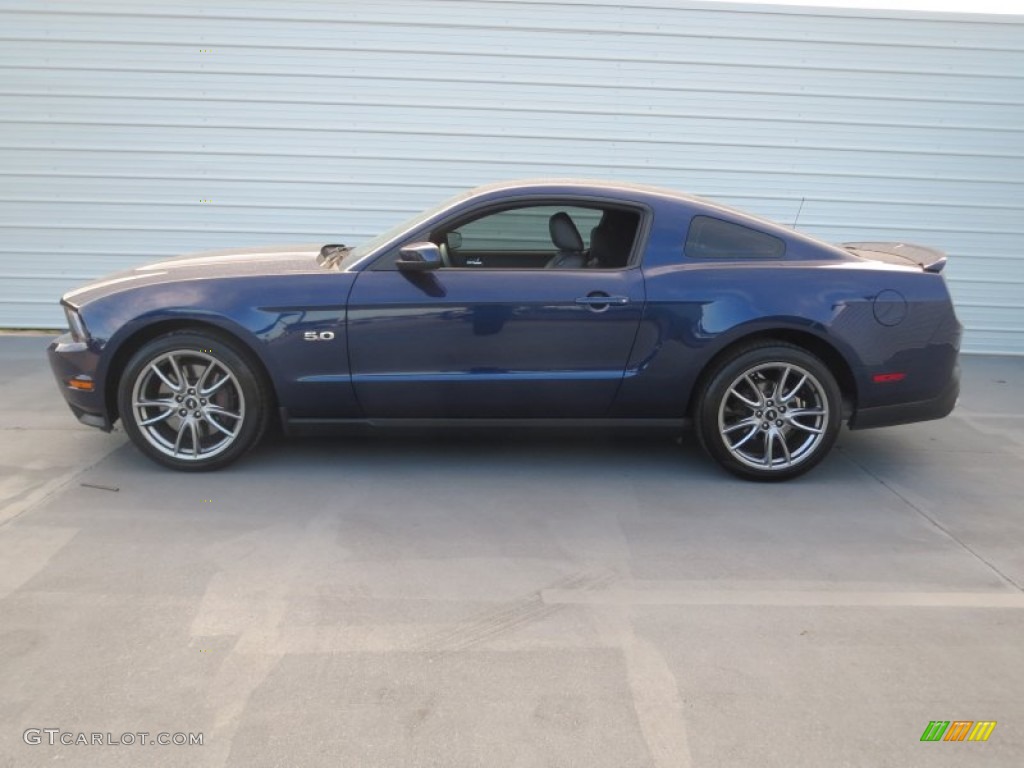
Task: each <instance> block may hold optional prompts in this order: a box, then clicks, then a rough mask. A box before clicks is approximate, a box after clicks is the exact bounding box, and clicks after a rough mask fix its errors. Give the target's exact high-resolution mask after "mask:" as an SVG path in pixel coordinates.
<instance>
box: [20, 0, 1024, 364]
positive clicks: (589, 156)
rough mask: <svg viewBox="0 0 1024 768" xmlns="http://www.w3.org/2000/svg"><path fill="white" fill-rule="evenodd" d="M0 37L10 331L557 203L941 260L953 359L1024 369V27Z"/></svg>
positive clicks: (125, 7)
mask: <svg viewBox="0 0 1024 768" xmlns="http://www.w3.org/2000/svg"><path fill="white" fill-rule="evenodd" d="M0 38H2V40H0V42H2V45H0V325H14V326H44V327H47V326H57V325H59V324H60V323H61V322H62V316H61V313H60V312H59V310H58V308H57V305H56V303H55V302H56V299H57V298H58V297H59V296H60V294H61V293H62V292H64V291H65V290H67V289H69V288H71V287H72V286H74V285H76V284H78V283H80V282H82V281H84V280H87V279H89V278H91V277H94V276H98V275H100V274H103V273H106V272H110V271H113V270H117V269H123V268H125V267H129V266H131V265H134V264H138V263H140V262H144V261H146V260H148V259H152V258H155V257H160V256H166V255H169V254H174V253H180V252H186V251H190V250H196V249H200V248H215V247H225V246H231V245H249V244H264V243H273V242H312V241H321V240H322V241H339V240H340V241H343V242H354V241H358V240H359V239H361V238H365V237H368V236H370V235H372V234H373V233H375V232H376V231H378V230H380V229H382V228H385V227H387V226H389V225H390V224H392V223H394V222H395V221H396V220H398V219H400V218H402V217H405V216H407V215H408V214H410V213H412V212H414V211H415V210H417V209H420V208H423V207H425V206H427V205H430V204H432V203H433V202H435V201H437V200H438V199H439V198H441V197H443V196H446V195H449V194H451V193H453V192H455V191H457V190H459V189H462V188H464V187H467V186H472V185H475V184H479V183H485V182H489V181H494V180H498V179H507V178H518V177H524V176H537V175H552V174H555V175H560V176H566V175H572V176H588V177H605V178H613V179H625V180H631V181H640V182H648V183H654V184H661V185H666V186H670V187H674V188H677V189H682V190H685V191H690V192H694V193H697V194H700V195H704V196H707V197H712V198H717V199H719V200H722V201H723V202H726V203H729V204H732V205H736V206H739V207H742V208H746V209H748V210H750V211H752V212H754V213H759V214H762V215H766V216H769V217H772V218H775V219H779V220H782V221H786V222H788V221H791V220H792V217H793V215H794V214H795V213H796V210H797V208H798V207H799V205H800V200H801V198H806V203H805V204H804V207H803V213H802V215H801V218H800V227H801V228H802V229H804V230H806V231H808V232H811V233H814V234H818V235H820V236H822V237H825V238H827V239H830V240H833V241H842V240H851V239H857V240H867V239H903V240H909V241H913V242H920V243H924V244H927V245H932V246H936V247H939V248H942V249H944V250H946V251H948V252H949V253H950V255H951V257H952V258H951V262H950V266H949V271H948V278H949V282H950V286H951V288H952V290H953V292H954V295H955V297H956V299H957V301H958V306H959V312H960V315H961V318H962V320H963V321H964V323H965V325H966V326H967V329H968V330H967V335H966V339H965V347H966V348H967V349H970V350H975V351H992V352H1010V353H1017V354H1024V258H1022V256H1021V242H1022V239H1024V237H1022V236H1024V18H1022V17H1005V16H1001V17H984V16H972V15H949V14H920V13H903V12H884V11H871V12H868V11H844V10H826V9H820V10H819V9H808V8H800V7H781V6H779V7H773V6H763V5H751V6H744V5H741V4H737V5H727V4H718V3H700V2H671V0H661V1H659V0H650V1H649V2H640V3H633V4H622V3H616V2H610V1H609V0H563V1H561V2H540V1H539V0H510V1H505V0H500V1H492V0H448V1H446V2H431V1H426V0H409V1H407V2H399V1H398V0H393V1H388V0H382V1H381V2H373V3H369V2H365V1H362V0H361V1H359V2H339V1H337V0H323V1H322V2H321V1H314V0H297V1H290V2H287V3H282V2H279V0H208V1H200V0H175V2H173V3H167V2H154V1H152V0H135V1H133V2H128V1H127V0H124V1H120V2H119V1H116V0H105V1H104V0H51V1H47V0H0ZM204 201H209V202H204Z"/></svg>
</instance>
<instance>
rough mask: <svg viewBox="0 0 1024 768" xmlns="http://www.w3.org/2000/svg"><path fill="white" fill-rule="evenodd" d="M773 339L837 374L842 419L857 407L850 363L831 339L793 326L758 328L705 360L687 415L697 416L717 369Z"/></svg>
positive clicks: (769, 342)
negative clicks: (806, 355) (702, 396)
mask: <svg viewBox="0 0 1024 768" xmlns="http://www.w3.org/2000/svg"><path fill="white" fill-rule="evenodd" d="M772 342H782V343H785V344H792V345H793V346H795V347H799V348H801V349H803V350H805V351H807V352H810V353H811V354H812V355H814V356H815V357H817V358H819V359H820V360H821V361H822V362H823V363H824V364H825V366H826V367H827V368H828V369H829V371H830V372H831V374H832V376H833V377H835V380H836V383H837V384H838V385H839V391H840V393H841V394H842V398H843V418H844V419H846V418H849V416H850V415H851V414H852V413H853V412H854V410H855V409H856V407H857V380H856V378H855V377H854V375H853V369H852V368H851V367H850V364H849V363H848V362H847V360H846V358H845V357H844V356H843V354H842V353H841V352H840V351H839V350H838V349H837V348H836V347H835V346H834V345H833V344H832V343H831V342H829V341H827V340H825V339H823V338H821V337H820V336H818V335H816V334H813V333H810V332H809V331H801V330H797V329H792V328H774V329H769V330H759V331H755V332H752V333H749V334H746V335H743V336H740V337H738V338H736V339H733V340H732V341H731V342H730V343H729V344H728V345H726V346H725V347H724V348H723V349H721V350H719V351H718V352H717V353H716V354H715V355H714V356H713V357H712V358H711V359H710V360H708V361H707V363H705V365H704V367H703V368H702V369H701V372H700V375H699V376H698V377H697V380H696V383H695V384H694V387H693V389H692V390H691V392H690V398H689V402H687V404H686V413H687V415H688V416H691V417H692V416H693V415H694V413H695V409H696V406H697V403H698V402H700V396H701V392H702V391H703V389H704V387H706V386H707V383H708V380H709V379H710V378H711V377H712V376H713V375H714V373H715V371H717V370H718V369H719V368H720V367H721V366H722V364H723V363H724V362H725V361H726V360H728V359H730V358H732V357H734V356H736V355H737V354H738V353H740V352H741V351H742V350H744V349H748V348H750V347H751V346H754V345H759V344H771V343H772Z"/></svg>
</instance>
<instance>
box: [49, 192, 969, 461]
mask: <svg viewBox="0 0 1024 768" xmlns="http://www.w3.org/2000/svg"><path fill="white" fill-rule="evenodd" d="M945 263H946V259H945V257H944V256H943V255H942V254H941V253H939V252H936V251H933V250H930V249H927V248H922V247H919V246H913V245H905V244H902V243H849V244H845V245H843V246H835V245H830V244H828V243H825V242H822V241H819V240H816V239H814V238H812V237H809V236H807V235H804V234H800V233H798V232H795V231H792V230H790V229H787V228H784V227H780V226H778V225H775V224H772V223H770V222H768V221H764V220H762V219H758V218H755V217H752V216H749V215H746V214H743V213H740V212H738V211H735V210H732V209H730V208H726V207H723V206H720V205H716V204H715V203H712V202H709V201H706V200H701V199H698V198H694V197H689V196H686V195H682V194H679V193H676V192H672V191H669V190H664V189H657V188H652V187H644V186H635V185H629V184H620V183H601V182H589V181H586V182H584V181H572V180H569V181H557V180H538V181H528V182H513V183H505V184H496V185H491V186H486V187H480V188H478V189H474V190H471V191H469V192H466V193H464V194H461V195H459V196H457V197H454V198H452V199H450V200H447V201H446V202H444V203H442V204H441V205H439V206H437V207H435V208H432V209H430V210H428V211H426V212H424V213H422V214H420V215H418V216H415V217H414V218H412V219H410V220H409V221H406V222H404V223H403V224H400V225H399V226H397V227H395V228H394V229H391V230H389V231H387V232H385V233H383V234H382V235H380V236H378V237H376V238H374V239H372V240H370V241H369V242H367V243H363V244H362V245H360V246H357V247H355V248H351V247H348V246H343V245H325V246H323V247H322V248H321V247H319V246H311V247H285V248H277V249H270V248H250V249H244V250H238V251H223V252H213V253H204V254H198V255H193V256H185V257H181V258H175V259H169V260H167V261H161V262H159V263H156V264H150V265H148V266H144V267H139V268H138V269H134V270H131V271H129V272H125V273H121V274H117V275H113V276H111V277H109V278H106V279H103V280H100V281H98V282H94V283H91V284H90V285H87V286H85V287H84V288H80V289H78V290H76V291H72V292H71V293H68V294H67V295H65V296H64V298H63V301H62V303H63V305H64V309H65V312H66V314H67V319H68V323H69V326H70V332H69V333H66V334H64V335H63V336H61V337H59V338H58V339H56V340H55V341H54V342H53V343H52V344H51V345H50V348H49V357H50V362H51V365H52V367H53V371H54V373H55V374H56V377H57V381H58V384H59V386H60V388H61V391H62V392H63V394H64V396H65V398H66V399H67V401H68V403H69V405H70V406H71V410H72V411H73V412H74V413H75V415H76V416H77V417H78V418H79V419H80V420H81V421H82V422H84V423H86V424H90V425H92V426H96V427H99V428H100V429H103V430H107V431H109V430H110V429H111V428H112V426H113V424H114V422H115V421H116V420H117V419H118V418H120V419H121V421H122V422H123V424H124V428H125V431H126V432H127V433H128V435H129V436H130V437H131V439H132V440H133V441H134V442H135V444H136V445H137V446H138V447H139V448H140V449H141V450H142V451H143V452H144V453H145V454H146V455H148V456H150V457H151V458H153V459H155V460H156V461H157V462H159V463H161V464H163V465H165V466H168V467H172V468H175V469H183V470H197V469H214V468H218V467H222V466H224V465H226V464H228V463H230V462H232V461H234V460H235V459H237V458H238V457H239V456H241V455H242V454H243V453H245V452H246V451H247V450H249V449H250V448H252V447H253V446H254V445H255V444H256V443H257V441H258V440H259V439H260V436H261V435H262V434H263V433H264V431H265V430H266V428H267V427H268V425H269V424H270V423H271V422H272V421H273V420H279V421H280V422H281V424H282V425H283V427H284V428H285V430H286V431H287V432H292V431H298V430H300V429H302V428H310V427H324V426H332V425H333V426H341V425H358V424H362V425H372V426H414V425H423V426H439V425H481V426H488V425H490V426H495V425H529V426H552V425H555V426H572V427H577V426H578V427H583V426H604V427H614V426H631V427H645V426H647V427H670V428H676V427H680V428H681V427H684V426H687V425H690V424H692V426H693V427H694V428H695V431H696V433H697V437H698V439H699V440H700V443H701V444H702V445H703V446H704V448H705V449H706V450H707V452H708V453H709V454H710V455H711V456H712V457H713V458H714V459H715V460H716V461H718V462H719V463H720V464H721V465H722V466H724V467H725V468H726V469H728V470H730V471H732V472H734V473H735V474H737V475H740V476H742V477H746V478H752V479H757V480H782V479H786V478H791V477H794V476H796V475H799V474H801V473H803V472H806V471H807V470H808V469H810V468H811V467H813V466H814V465H816V464H817V463H818V462H819V461H821V460H822V458H824V456H825V455H826V454H827V453H828V451H829V449H830V448H831V447H832V444H833V442H834V441H835V439H836V434H837V432H838V430H839V428H840V425H841V423H842V422H843V421H847V422H848V424H849V426H850V427H851V428H854V429H857V428H864V427H878V426H885V425H891V424H901V423H906V422H912V421H922V420H925V419H936V418H940V417H942V416H945V415H946V414H948V413H949V412H950V411H951V410H952V408H953V405H954V403H955V402H956V398H957V394H958V389H959V368H958V365H957V354H958V348H959V343H960V334H961V326H960V324H959V322H958V321H957V318H956V315H955V313H954V311H953V305H952V302H951V301H950V296H949V292H948V290H947V288H946V284H945V281H944V280H943V277H942V274H941V273H942V269H943V267H944V266H945Z"/></svg>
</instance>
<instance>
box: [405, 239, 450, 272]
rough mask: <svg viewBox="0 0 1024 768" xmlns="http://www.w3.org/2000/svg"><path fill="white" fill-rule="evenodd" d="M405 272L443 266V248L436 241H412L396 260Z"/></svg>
mask: <svg viewBox="0 0 1024 768" xmlns="http://www.w3.org/2000/svg"><path fill="white" fill-rule="evenodd" d="M395 264H397V265H398V268H399V269H400V270H402V271H403V272H425V271H427V270H428V269H438V268H439V267H441V265H442V264H441V249H440V248H438V247H437V245H435V244H434V243H412V244H411V245H407V246H405V247H404V248H402V250H400V251H399V252H398V260H397V261H396V262H395Z"/></svg>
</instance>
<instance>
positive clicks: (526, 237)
mask: <svg viewBox="0 0 1024 768" xmlns="http://www.w3.org/2000/svg"><path fill="white" fill-rule="evenodd" d="M559 211H562V212H564V213H567V214H569V217H570V218H571V219H572V220H573V223H575V225H576V228H577V229H578V230H579V232H580V235H581V236H582V237H583V247H584V248H589V247H590V242H589V239H590V230H591V229H593V228H594V227H595V226H597V223H598V222H599V221H600V220H601V211H599V210H594V209H591V208H577V207H574V206H548V205H545V206H530V207H528V208H515V209H513V210H509V211H501V212H499V213H492V214H490V215H488V216H484V217H483V218H479V219H477V220H476V221H471V222H469V223H468V224H463V225H462V226H461V227H459V229H458V231H459V234H460V235H461V236H462V237H461V241H462V242H461V243H460V245H459V250H460V251H462V252H465V253H479V252H489V253H524V252H536V251H544V252H546V253H550V252H551V250H552V248H553V247H554V246H553V245H552V243H551V235H550V234H549V232H548V221H549V220H550V219H551V217H552V216H554V215H555V214H556V213H558V212H559Z"/></svg>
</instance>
